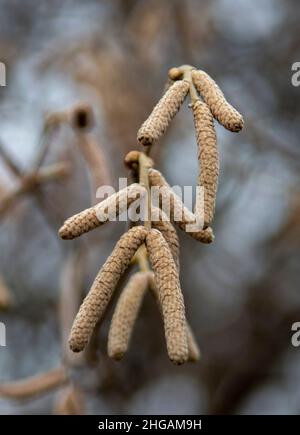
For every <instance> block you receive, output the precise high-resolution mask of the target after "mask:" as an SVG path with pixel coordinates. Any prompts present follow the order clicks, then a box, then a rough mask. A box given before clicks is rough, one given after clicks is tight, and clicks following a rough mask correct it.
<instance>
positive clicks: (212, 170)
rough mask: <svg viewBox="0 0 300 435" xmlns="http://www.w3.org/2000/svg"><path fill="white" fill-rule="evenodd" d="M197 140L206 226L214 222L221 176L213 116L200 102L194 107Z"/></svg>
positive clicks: (204, 104) (199, 178) (199, 179)
mask: <svg viewBox="0 0 300 435" xmlns="http://www.w3.org/2000/svg"><path fill="white" fill-rule="evenodd" d="M192 108H193V114H194V124H195V130H196V140H197V145H198V162H199V175H198V185H199V186H203V187H204V225H205V227H206V226H209V225H210V223H211V222H212V220H213V216H214V210H215V203H216V194H217V188H218V176H219V153H218V148H217V137H216V132H215V127H214V120H213V117H212V114H211V112H210V110H209V108H208V106H207V104H206V103H203V102H201V101H200V100H198V101H196V102H195V103H194V104H193V106H192Z"/></svg>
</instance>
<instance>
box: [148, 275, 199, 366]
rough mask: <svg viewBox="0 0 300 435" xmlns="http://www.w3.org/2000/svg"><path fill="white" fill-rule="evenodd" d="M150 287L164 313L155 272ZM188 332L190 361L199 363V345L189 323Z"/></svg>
mask: <svg viewBox="0 0 300 435" xmlns="http://www.w3.org/2000/svg"><path fill="white" fill-rule="evenodd" d="M149 287H150V289H151V291H152V293H153V295H154V297H155V299H156V302H157V303H158V306H159V310H160V312H161V313H162V307H161V304H160V301H159V296H158V290H157V287H156V285H155V276H154V273H153V272H150V274H149ZM186 330H187V341H188V353H189V358H188V361H190V362H197V361H199V359H200V355H201V354H200V349H199V347H198V344H197V342H196V339H195V336H194V333H193V331H192V328H191V327H190V325H189V323H188V322H186Z"/></svg>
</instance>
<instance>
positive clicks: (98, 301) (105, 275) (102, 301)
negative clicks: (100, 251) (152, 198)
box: [69, 226, 148, 352]
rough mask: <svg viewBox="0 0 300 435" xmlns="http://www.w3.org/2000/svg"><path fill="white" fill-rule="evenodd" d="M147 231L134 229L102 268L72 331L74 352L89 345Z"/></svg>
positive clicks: (140, 227) (71, 345)
mask: <svg viewBox="0 0 300 435" xmlns="http://www.w3.org/2000/svg"><path fill="white" fill-rule="evenodd" d="M147 232H148V230H147V229H146V228H145V227H144V226H136V227H134V228H131V229H130V230H129V231H128V232H127V233H125V234H124V235H123V236H122V237H121V238H120V240H119V241H118V243H117V244H116V246H115V248H114V250H113V252H112V253H111V255H110V256H109V258H108V259H107V260H106V262H105V263H104V265H103V267H102V268H101V269H100V271H99V273H98V275H97V276H96V278H95V281H94V283H93V285H92V287H91V290H90V291H89V293H88V295H87V296H86V298H85V299H84V301H83V303H82V305H81V307H80V309H79V312H78V313H77V316H76V318H75V320H74V323H73V326H72V329H71V333H70V338H69V345H70V348H71V350H73V352H80V351H82V350H83V349H84V347H85V346H86V344H87V342H88V341H89V339H90V337H91V335H92V332H93V330H94V327H95V325H96V323H97V322H98V320H100V319H101V317H102V316H103V313H104V312H105V310H106V308H107V305H108V303H109V301H110V299H111V297H112V294H113V292H114V289H115V287H116V285H117V283H118V281H119V279H120V277H121V276H122V275H123V273H124V271H125V270H126V268H127V267H128V266H129V264H130V261H131V259H132V257H133V256H134V254H135V252H136V251H137V249H138V248H139V247H140V246H141V245H142V244H143V243H144V241H145V238H146V235H147Z"/></svg>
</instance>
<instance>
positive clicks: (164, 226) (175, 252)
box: [151, 207, 180, 272]
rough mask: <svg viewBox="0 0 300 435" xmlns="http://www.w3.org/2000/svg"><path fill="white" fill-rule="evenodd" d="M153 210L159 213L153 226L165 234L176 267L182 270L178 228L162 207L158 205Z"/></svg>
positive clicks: (153, 221)
mask: <svg viewBox="0 0 300 435" xmlns="http://www.w3.org/2000/svg"><path fill="white" fill-rule="evenodd" d="M152 211H154V212H155V213H157V216H158V220H157V219H154V220H152V221H151V223H152V227H153V228H155V229H157V230H158V231H160V232H161V234H162V235H163V237H164V239H165V241H166V242H167V244H168V246H169V248H170V251H171V254H172V256H173V260H174V262H175V265H176V268H177V270H178V272H179V270H180V262H179V251H180V245H179V239H178V235H177V232H176V229H175V228H174V226H173V225H172V223H171V222H170V220H168V218H167V215H166V214H165V213H164V212H163V211H162V210H160V209H158V208H156V207H152Z"/></svg>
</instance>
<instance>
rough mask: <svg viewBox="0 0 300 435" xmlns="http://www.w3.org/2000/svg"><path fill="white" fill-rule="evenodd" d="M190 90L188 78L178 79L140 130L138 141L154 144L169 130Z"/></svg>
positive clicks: (146, 144)
mask: <svg viewBox="0 0 300 435" xmlns="http://www.w3.org/2000/svg"><path fill="white" fill-rule="evenodd" d="M188 90H189V83H188V82H187V81H186V80H178V81H176V82H175V83H174V84H173V85H172V86H171V87H170V88H169V89H168V90H167V92H166V93H165V94H164V95H163V97H162V98H161V99H160V100H159V102H158V103H157V105H156V106H155V107H154V109H153V111H152V113H151V114H150V116H149V118H148V119H146V121H145V122H144V123H143V125H142V126H141V128H140V129H139V131H138V134H137V139H138V141H139V142H140V143H141V144H143V145H145V146H148V145H152V143H153V142H154V141H156V140H157V139H159V138H160V136H162V134H163V133H164V132H165V131H166V130H167V128H168V126H169V124H170V122H171V120H172V119H173V118H174V116H175V115H176V113H177V112H178V110H179V109H180V106H181V105H182V103H183V101H184V99H185V97H186V96H187V93H188Z"/></svg>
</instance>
